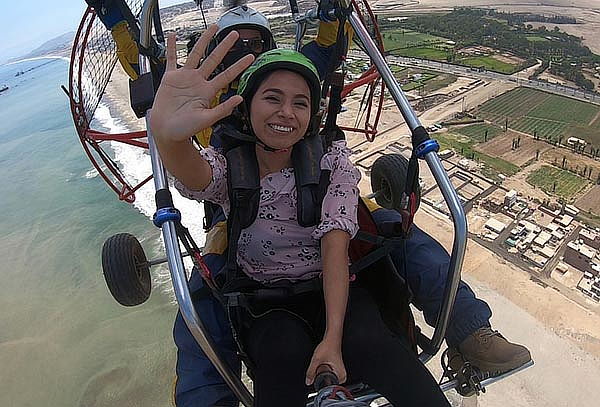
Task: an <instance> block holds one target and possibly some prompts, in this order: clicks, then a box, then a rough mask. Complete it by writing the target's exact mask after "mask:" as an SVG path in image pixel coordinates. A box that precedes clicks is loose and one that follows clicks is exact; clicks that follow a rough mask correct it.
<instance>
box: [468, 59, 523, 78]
mask: <svg viewBox="0 0 600 407" xmlns="http://www.w3.org/2000/svg"><path fill="white" fill-rule="evenodd" d="M457 62H458V63H460V64H461V65H465V66H471V67H474V68H480V67H483V68H485V69H486V70H488V71H494V72H500V73H505V74H513V73H515V72H516V71H518V70H519V65H513V64H509V63H506V62H502V61H499V60H497V59H496V58H494V57H493V56H481V57H469V58H462V59H460V60H458V61H457Z"/></svg>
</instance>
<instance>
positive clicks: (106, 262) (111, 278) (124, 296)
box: [102, 233, 152, 307]
mask: <svg viewBox="0 0 600 407" xmlns="http://www.w3.org/2000/svg"><path fill="white" fill-rule="evenodd" d="M102 272H103V273H104V279H105V280H106V285H107V286H108V289H109V290H110V293H111V294H112V296H113V297H114V299H115V300H117V302H118V303H119V304H121V305H124V306H126V307H132V306H134V305H140V304H142V303H143V302H145V301H146V300H147V299H148V297H150V291H151V290H152V281H151V279H150V266H149V265H148V262H147V259H146V254H145V253H144V249H143V248H142V245H141V244H140V242H139V241H138V240H137V239H136V237H135V236H133V235H130V234H129V233H119V234H117V235H114V236H111V237H109V238H108V239H107V240H106V241H105V242H104V246H102Z"/></svg>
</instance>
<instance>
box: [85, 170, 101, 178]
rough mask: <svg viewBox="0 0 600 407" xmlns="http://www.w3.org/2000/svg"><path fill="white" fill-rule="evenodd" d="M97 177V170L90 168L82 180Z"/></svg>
mask: <svg viewBox="0 0 600 407" xmlns="http://www.w3.org/2000/svg"><path fill="white" fill-rule="evenodd" d="M97 176H98V170H96V169H95V168H92V169H91V170H89V171H87V172H86V173H85V174H83V178H86V179H92V178H96V177H97Z"/></svg>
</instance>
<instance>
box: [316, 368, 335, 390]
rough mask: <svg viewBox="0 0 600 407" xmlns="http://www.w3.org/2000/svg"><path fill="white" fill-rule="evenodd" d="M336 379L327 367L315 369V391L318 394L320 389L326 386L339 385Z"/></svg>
mask: <svg viewBox="0 0 600 407" xmlns="http://www.w3.org/2000/svg"><path fill="white" fill-rule="evenodd" d="M339 383H340V381H339V379H338V377H337V376H336V375H335V373H333V372H332V371H331V368H330V367H329V365H321V366H319V367H318V368H317V377H315V382H314V386H315V391H316V392H319V391H320V390H321V389H323V388H325V387H328V386H335V385H337V384H339Z"/></svg>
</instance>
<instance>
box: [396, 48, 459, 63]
mask: <svg viewBox="0 0 600 407" xmlns="http://www.w3.org/2000/svg"><path fill="white" fill-rule="evenodd" d="M389 53H390V54H391V55H397V56H401V57H407V58H419V59H429V60H433V61H446V59H447V58H448V57H449V56H450V55H452V51H451V50H448V49H446V48H442V47H413V48H398V49H395V50H392V51H389Z"/></svg>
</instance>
